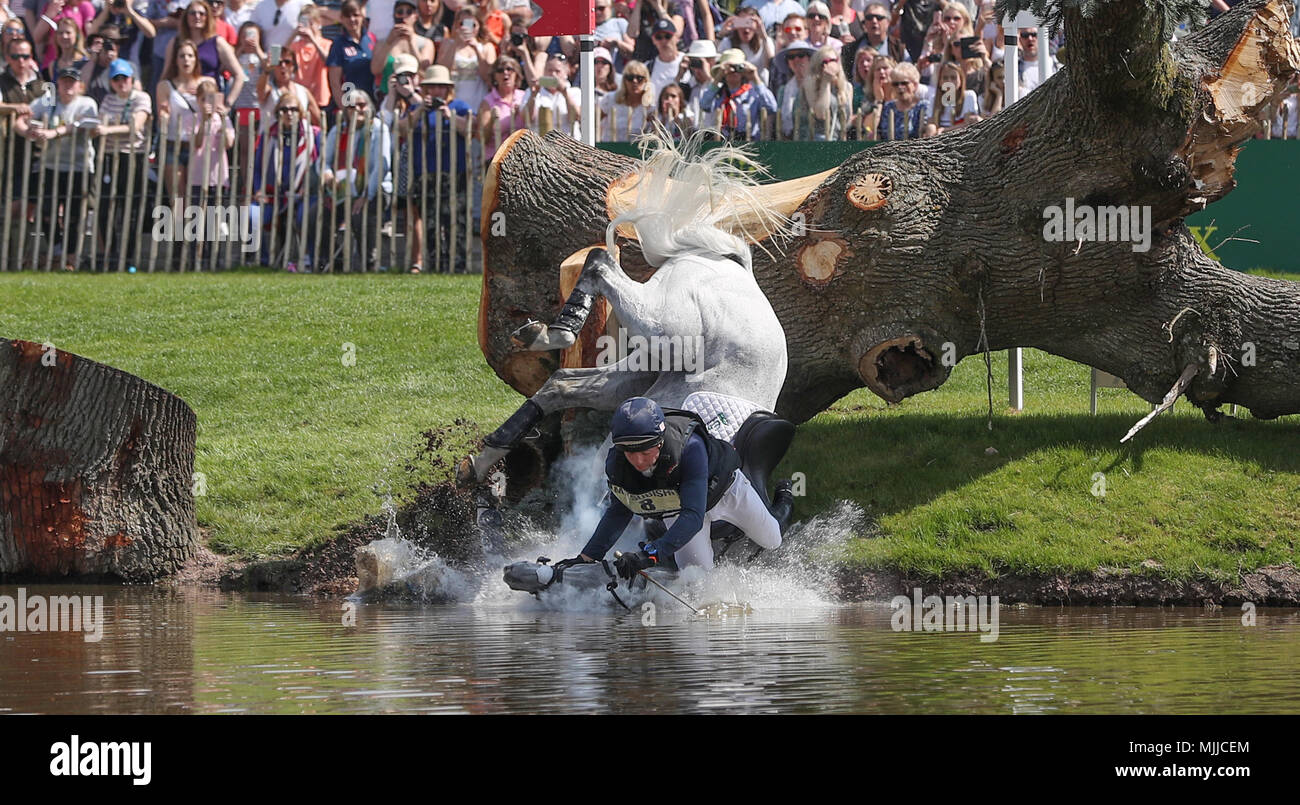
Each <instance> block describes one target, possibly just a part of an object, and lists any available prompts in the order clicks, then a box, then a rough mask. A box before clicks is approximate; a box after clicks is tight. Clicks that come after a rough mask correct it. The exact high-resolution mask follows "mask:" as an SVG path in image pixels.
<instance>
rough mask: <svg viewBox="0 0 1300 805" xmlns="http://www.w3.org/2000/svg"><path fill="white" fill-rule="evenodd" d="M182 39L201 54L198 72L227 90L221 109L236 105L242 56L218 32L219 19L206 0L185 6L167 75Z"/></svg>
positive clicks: (169, 55) (170, 49)
mask: <svg viewBox="0 0 1300 805" xmlns="http://www.w3.org/2000/svg"><path fill="white" fill-rule="evenodd" d="M181 42H189V43H190V44H192V45H194V51H195V53H197V54H198V56H199V72H200V73H201V74H202V75H205V76H207V77H208V78H211V79H212V80H213V81H216V82H217V86H218V87H219V88H220V89H222V91H223V92H224V93H225V95H224V96H223V98H222V104H221V106H222V109H223V110H225V109H227V108H229V107H230V106H232V105H234V102H235V98H237V97H239V91H240V89H242V88H243V86H244V70H243V68H242V67H240V65H239V59H237V58H236V57H235V49H234V48H233V47H231V46H230V43H229V42H227V41H226V40H225V38H224V37H222V36H221V35H220V34H218V33H217V18H216V15H215V14H213V13H212V10H211V8H209V7H208V4H207V2H206V0H189V2H188V4H187V5H186V7H185V13H184V14H183V15H182V16H181V18H180V28H179V29H178V31H177V35H176V38H175V39H173V40H172V42H171V44H170V45H169V46H168V49H167V58H166V66H165V67H164V68H163V73H164V75H166V74H167V73H168V72H170V67H171V62H172V59H174V58H175V53H176V48H177V47H178V46H179V44H180V43H181ZM223 73H228V74H229V75H230V76H232V78H231V80H230V81H229V82H226V79H225V77H224V75H223ZM227 83H228V84H229V86H227Z"/></svg>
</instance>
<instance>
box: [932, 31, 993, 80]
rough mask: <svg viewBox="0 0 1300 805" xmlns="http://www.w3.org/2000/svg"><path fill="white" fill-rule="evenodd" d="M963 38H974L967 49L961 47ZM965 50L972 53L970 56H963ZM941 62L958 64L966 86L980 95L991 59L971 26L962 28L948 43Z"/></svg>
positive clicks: (991, 62)
mask: <svg viewBox="0 0 1300 805" xmlns="http://www.w3.org/2000/svg"><path fill="white" fill-rule="evenodd" d="M963 39H974V40H975V41H974V42H973V43H971V45H970V50H969V51H966V50H964V49H963V48H962V46H961V43H962V40H963ZM967 52H969V53H973V54H974V55H973V56H972V57H971V58H963V56H964V54H965V53H967ZM941 64H958V65H960V66H961V71H962V75H963V76H964V78H965V81H966V87H967V88H968V89H972V90H974V91H975V94H976V95H981V94H983V92H984V82H985V81H986V80H987V79H988V68H989V65H991V64H993V60H992V59H990V58H989V52H988V48H986V47H985V46H984V41H983V40H982V39H980V38H979V37H977V36H975V33H974V29H973V28H970V27H966V28H963V29H962V31H961V35H960V36H959V37H958V38H957V39H954V40H952V41H951V42H949V43H948V48H947V50H946V51H944V54H943V61H942V62H941Z"/></svg>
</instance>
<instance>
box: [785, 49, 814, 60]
mask: <svg viewBox="0 0 1300 805" xmlns="http://www.w3.org/2000/svg"><path fill="white" fill-rule="evenodd" d="M785 58H786V61H789V60H790V59H811V58H812V54H811V53H809V52H807V51H804V52H803V53H791V54H790V55H789V56H786V57H785Z"/></svg>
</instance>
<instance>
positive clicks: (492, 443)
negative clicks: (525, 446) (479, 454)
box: [483, 400, 544, 448]
mask: <svg viewBox="0 0 1300 805" xmlns="http://www.w3.org/2000/svg"><path fill="white" fill-rule="evenodd" d="M543 416H544V414H543V413H542V407H541V406H540V405H538V404H537V403H535V402H533V401H532V400H525V401H524V404H523V405H521V406H519V410H518V411H515V412H514V413H513V414H511V415H510V418H509V419H507V420H506V421H505V423H503V424H502V425H501V427H499V428H497V429H496V430H494V431H492V432H491V433H489V434H488V435H487V436H485V437H484V438H483V443H484V444H486V445H487V446H488V447H501V448H506V447H514V446H515V445H516V444H519V442H520V441H521V440H522V439H523V438H524V437H525V436H527V435H528V431H530V430H532V429H533V426H534V425H536V424H537V423H538V422H540V421H541V420H542V417H543Z"/></svg>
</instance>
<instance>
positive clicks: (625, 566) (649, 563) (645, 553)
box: [614, 547, 659, 581]
mask: <svg viewBox="0 0 1300 805" xmlns="http://www.w3.org/2000/svg"><path fill="white" fill-rule="evenodd" d="M657 564H659V556H658V555H657V554H656V553H655V550H654V548H653V547H651V548H649V549H648V550H647V549H642V550H639V551H636V552H635V553H625V554H623V555H621V556H619V557H618V558H617V559H615V560H614V568H615V569H616V570H618V575H619V577H620V578H623V579H626V580H628V581H631V580H632V578H633V577H635V576H636V574H637V573H639V572H640V571H642V570H645V569H646V568H648V567H654V566H655V565H657Z"/></svg>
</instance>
